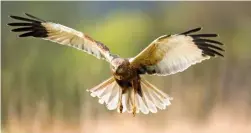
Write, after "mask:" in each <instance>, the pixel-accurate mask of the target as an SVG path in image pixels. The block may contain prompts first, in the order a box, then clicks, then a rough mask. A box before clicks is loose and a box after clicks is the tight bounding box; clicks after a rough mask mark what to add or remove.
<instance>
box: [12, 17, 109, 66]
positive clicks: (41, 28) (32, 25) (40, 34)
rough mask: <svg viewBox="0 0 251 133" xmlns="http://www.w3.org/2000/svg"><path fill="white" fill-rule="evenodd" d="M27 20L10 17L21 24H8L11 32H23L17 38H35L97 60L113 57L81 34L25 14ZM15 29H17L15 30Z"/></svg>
mask: <svg viewBox="0 0 251 133" xmlns="http://www.w3.org/2000/svg"><path fill="white" fill-rule="evenodd" d="M25 15H27V16H28V18H23V17H19V16H10V17H11V18H13V19H16V20H21V21H22V22H14V23H9V24H8V25H9V26H13V27H15V28H14V29H12V31H13V32H24V33H23V34H21V35H19V37H30V36H31V37H36V38H42V39H44V40H50V41H52V42H56V43H58V44H62V45H67V46H71V47H74V48H76V49H79V50H82V51H85V52H87V53H89V54H92V55H94V56H95V57H97V58H99V59H100V58H102V59H105V60H107V61H108V62H110V61H111V60H112V58H113V56H112V55H111V54H110V51H109V49H108V48H107V47H106V46H105V45H104V44H102V43H100V42H98V41H95V40H93V39H92V38H91V37H89V36H87V35H85V34H84V33H82V32H79V31H76V30H74V29H71V28H69V27H66V26H63V25H61V24H56V23H53V22H47V21H45V20H42V19H39V18H37V17H34V16H32V15H30V14H27V13H25ZM16 27H17V28H16Z"/></svg>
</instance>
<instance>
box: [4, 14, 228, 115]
mask: <svg viewBox="0 0 251 133" xmlns="http://www.w3.org/2000/svg"><path fill="white" fill-rule="evenodd" d="M25 15H26V16H28V17H29V18H24V17H19V16H10V17H11V18H13V19H16V20H20V21H22V22H14V23H9V24H8V25H9V26H13V27H17V28H14V29H13V30H12V31H13V32H24V33H23V34H21V35H19V37H30V36H31V37H36V38H41V39H44V40H49V41H53V42H56V43H59V44H61V45H67V46H71V47H74V48H76V49H79V50H82V51H84V52H87V53H89V54H92V55H94V56H95V57H97V58H102V59H105V60H106V61H107V62H109V63H110V66H111V72H112V77H110V78H109V79H107V80H106V81H104V82H103V83H101V84H99V85H97V86H95V87H94V88H92V89H89V90H88V91H90V92H91V96H93V97H96V96H97V97H98V98H99V102H100V103H101V104H103V103H105V104H106V106H107V108H108V109H109V110H114V109H117V110H118V112H120V113H122V112H129V113H133V114H134V115H135V114H136V113H139V112H142V113H144V114H148V113H149V112H152V113H156V112H157V109H165V108H166V107H167V106H169V105H170V104H171V103H170V100H172V98H170V97H169V96H168V95H167V94H165V93H164V92H162V91H161V90H159V89H157V88H156V87H155V86H154V85H152V84H150V83H149V82H148V81H146V80H144V79H143V78H141V75H143V74H150V75H159V76H166V75H170V74H175V73H177V72H181V71H184V70H185V69H187V68H188V67H189V66H191V65H193V64H196V63H199V62H201V61H203V60H205V59H209V58H210V57H214V56H223V55H222V54H221V53H220V52H219V51H224V50H223V49H222V48H220V47H219V46H220V45H223V44H222V43H221V42H218V41H215V40H211V39H208V38H212V37H216V36H217V34H192V33H195V32H198V31H200V30H201V28H196V29H192V30H189V31H186V32H183V33H180V34H174V35H163V36H160V37H159V38H157V39H155V40H154V41H153V42H152V43H151V44H150V45H149V46H148V47H147V48H145V49H144V50H143V51H142V52H141V53H139V54H138V55H137V56H135V57H134V58H129V59H126V58H120V57H119V56H117V55H113V54H111V52H110V50H109V48H108V47H107V46H105V45H104V44H102V43H101V42H99V41H96V40H94V39H92V38H91V37H89V36H87V35H85V34H84V33H82V32H79V31H76V30H74V29H71V28H68V27H66V26H63V25H60V24H56V23H52V22H47V21H45V20H42V19H39V18H37V17H34V16H32V15H30V14H27V13H26V14H25Z"/></svg>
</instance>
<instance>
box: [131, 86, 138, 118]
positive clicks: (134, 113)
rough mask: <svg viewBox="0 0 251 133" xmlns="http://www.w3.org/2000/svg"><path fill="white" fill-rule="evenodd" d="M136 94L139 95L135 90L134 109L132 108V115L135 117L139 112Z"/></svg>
mask: <svg viewBox="0 0 251 133" xmlns="http://www.w3.org/2000/svg"><path fill="white" fill-rule="evenodd" d="M136 94H137V92H136V91H135V89H134V91H133V107H132V114H133V116H134V117H135V116H136V111H137V107H136Z"/></svg>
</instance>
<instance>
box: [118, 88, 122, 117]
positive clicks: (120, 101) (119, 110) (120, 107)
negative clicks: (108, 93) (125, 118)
mask: <svg viewBox="0 0 251 133" xmlns="http://www.w3.org/2000/svg"><path fill="white" fill-rule="evenodd" d="M122 111H123V105H122V89H119V104H118V112H119V113H122Z"/></svg>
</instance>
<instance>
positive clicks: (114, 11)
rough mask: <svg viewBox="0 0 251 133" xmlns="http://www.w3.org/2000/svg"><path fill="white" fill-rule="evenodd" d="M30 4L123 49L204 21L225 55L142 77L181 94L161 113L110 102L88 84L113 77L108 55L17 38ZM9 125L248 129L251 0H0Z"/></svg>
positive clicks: (36, 129) (57, 132)
mask: <svg viewBox="0 0 251 133" xmlns="http://www.w3.org/2000/svg"><path fill="white" fill-rule="evenodd" d="M24 12H27V13H30V14H33V15H35V16H38V17H40V18H42V19H45V20H49V21H53V22H57V23H60V24H63V25H66V26H69V27H72V28H74V29H77V30H80V31H83V32H84V33H86V34H88V35H89V36H91V37H93V38H95V39H96V40H99V41H101V42H103V43H104V44H106V45H107V46H108V47H109V48H110V50H111V51H112V52H113V53H115V54H119V55H120V56H122V57H133V56H135V55H137V53H139V52H140V51H141V50H142V49H144V48H145V47H146V46H147V45H148V44H149V43H150V42H151V41H153V40H154V39H155V38H157V37H159V36H160V35H163V34H170V33H181V32H183V31H186V30H188V29H191V28H196V27H199V26H202V27H204V29H203V32H204V33H207V32H210V33H218V34H219V35H220V37H219V38H217V39H218V40H219V41H221V42H223V43H224V44H225V45H224V49H225V50H226V52H225V53H224V55H225V58H214V59H212V60H208V61H205V62H203V63H201V64H198V65H195V66H192V67H190V68H189V69H188V70H186V71H184V72H182V73H178V74H175V75H171V76H167V77H156V76H144V77H145V78H147V79H148V80H149V81H150V82H151V83H153V84H155V85H156V86H157V87H158V88H160V89H161V90H163V91H164V92H166V93H168V94H169V95H170V96H172V97H174V100H173V102H172V105H171V106H170V107H169V108H168V109H167V110H163V111H159V112H158V113H157V114H149V115H143V114H139V115H137V116H136V117H132V115H131V114H127V113H125V114H118V113H117V112H116V111H108V110H107V109H106V107H105V106H104V105H100V104H99V103H98V99H97V98H93V97H91V96H89V93H88V92H86V89H88V88H91V87H94V86H95V85H97V84H99V83H100V82H102V81H103V80H105V79H107V78H108V77H110V76H111V74H110V71H109V65H108V63H106V62H105V61H102V60H97V59H96V58H95V57H93V56H90V55H88V54H85V53H83V52H81V51H78V50H75V49H73V48H69V47H65V46H61V45H57V44H54V43H52V42H48V41H44V40H39V39H34V38H17V34H15V33H11V32H10V29H11V28H10V27H8V26H6V24H7V23H8V22H12V20H11V18H9V17H8V15H23V13H24ZM1 19H2V21H1V50H2V51H1V57H2V58H1V59H2V62H1V64H2V66H1V73H2V77H1V79H2V85H1V89H2V91H1V92H2V93H1V123H2V124H1V126H2V128H1V131H2V132H4V133H108V132H109V133H117V132H119V133H127V132H137V133H164V132H168V133H222V132H228V133H251V2H1Z"/></svg>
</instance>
